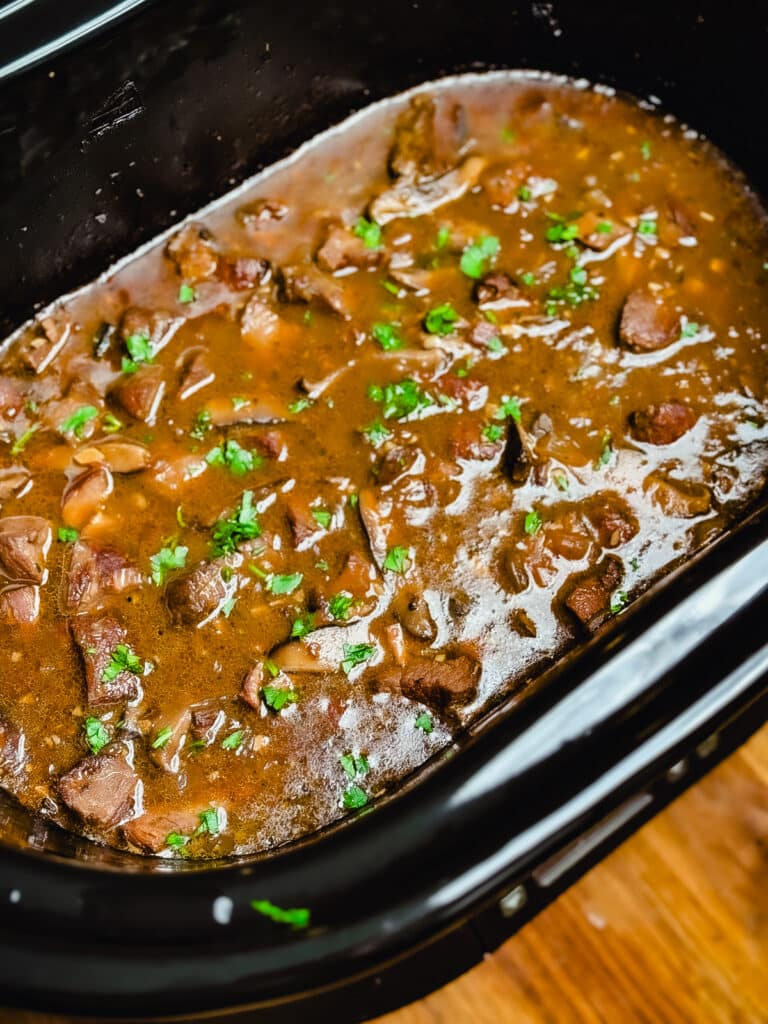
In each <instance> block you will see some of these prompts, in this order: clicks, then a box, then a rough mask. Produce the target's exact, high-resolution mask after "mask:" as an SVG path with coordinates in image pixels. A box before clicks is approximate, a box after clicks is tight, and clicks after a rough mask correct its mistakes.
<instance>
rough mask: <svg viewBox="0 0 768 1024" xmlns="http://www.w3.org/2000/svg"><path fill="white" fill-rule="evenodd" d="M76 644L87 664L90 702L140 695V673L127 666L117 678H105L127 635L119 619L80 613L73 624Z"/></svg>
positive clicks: (86, 678) (119, 699) (132, 697)
mask: <svg viewBox="0 0 768 1024" xmlns="http://www.w3.org/2000/svg"><path fill="white" fill-rule="evenodd" d="M70 629H71V631H72V636H73V638H74V641H75V643H76V644H77V646H78V647H79V648H80V654H81V655H82V659H83V665H84V666H85V686H86V691H87V698H88V703H89V704H90V705H92V706H93V707H96V706H98V705H100V704H115V703H116V702H118V701H122V700H128V701H131V700H135V699H136V698H137V697H138V695H139V682H140V680H139V676H138V675H135V674H134V673H133V672H129V671H128V670H127V669H124V670H123V671H122V672H119V673H118V674H117V675H116V676H115V678H114V679H109V678H108V679H105V678H104V672H105V669H106V668H107V666H108V665H109V664H110V663H111V661H112V654H113V653H114V652H115V650H116V649H117V647H119V646H120V645H124V644H125V642H126V638H127V632H126V630H125V627H124V626H122V625H121V624H120V623H119V622H118V621H117V620H116V619H113V618H111V617H110V616H107V615H104V616H100V617H93V616H86V615H79V616H78V617H77V618H75V619H73V620H72V622H71V623H70Z"/></svg>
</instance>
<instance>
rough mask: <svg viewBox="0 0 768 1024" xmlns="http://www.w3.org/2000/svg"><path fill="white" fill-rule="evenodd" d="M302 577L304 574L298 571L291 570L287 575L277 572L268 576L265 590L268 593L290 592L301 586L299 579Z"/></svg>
mask: <svg viewBox="0 0 768 1024" xmlns="http://www.w3.org/2000/svg"><path fill="white" fill-rule="evenodd" d="M303 579H304V574H303V573H300V572H293V573H290V574H288V575H281V574H280V573H277V574H276V575H274V576H270V577H269V579H268V580H267V590H268V591H269V592H270V594H276V595H279V594H292V593H293V592H294V590H296V589H297V588H298V587H300V586H301V581H302V580H303Z"/></svg>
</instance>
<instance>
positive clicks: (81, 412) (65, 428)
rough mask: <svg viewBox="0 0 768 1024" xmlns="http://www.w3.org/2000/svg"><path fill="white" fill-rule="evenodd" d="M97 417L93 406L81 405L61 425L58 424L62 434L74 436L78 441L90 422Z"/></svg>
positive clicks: (96, 411)
mask: <svg viewBox="0 0 768 1024" xmlns="http://www.w3.org/2000/svg"><path fill="white" fill-rule="evenodd" d="M98 415H99V410H98V409H97V408H96V407H95V406H94V405H81V406H80V408H79V409H77V410H75V412H73V413H72V415H71V416H69V417H67V419H65V420H64V422H63V423H60V424H59V430H60V431H61V433H62V434H74V435H75V437H76V438H77V439H78V441H79V440H80V439H81V438H82V436H83V430H84V429H85V427H86V425H87V424H88V423H90V422H91V421H92V420H95V419H96V417H97V416H98Z"/></svg>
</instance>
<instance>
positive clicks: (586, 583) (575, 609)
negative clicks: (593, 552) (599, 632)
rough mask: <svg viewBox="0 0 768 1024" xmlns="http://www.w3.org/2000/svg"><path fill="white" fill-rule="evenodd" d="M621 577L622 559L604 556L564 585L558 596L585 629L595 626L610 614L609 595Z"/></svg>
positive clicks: (622, 577)
mask: <svg viewBox="0 0 768 1024" xmlns="http://www.w3.org/2000/svg"><path fill="white" fill-rule="evenodd" d="M623 579H624V569H623V567H622V564H621V561H620V560H619V559H618V558H615V557H613V556H612V555H606V557H605V558H603V559H601V561H599V562H598V563H597V565H594V566H593V567H592V568H591V569H588V570H587V571H586V572H583V573H579V574H578V575H577V576H575V577H573V578H572V579H571V580H569V581H568V582H567V583H566V584H565V587H564V589H563V592H562V595H561V596H562V600H563V603H564V604H565V606H566V608H568V610H569V611H571V612H572V613H573V614H574V615H575V616H576V618H577V619H578V620H579V622H581V623H582V624H583V625H585V626H586V627H587V628H588V629H590V630H594V629H597V627H598V626H600V625H601V624H602V623H603V622H604V621H605V620H606V618H607V617H608V616H609V615H610V610H611V595H612V594H613V592H614V591H615V590H616V588H617V587H618V586H620V585H621V581H622V580H623Z"/></svg>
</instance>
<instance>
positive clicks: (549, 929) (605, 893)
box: [0, 726, 768, 1024]
mask: <svg viewBox="0 0 768 1024" xmlns="http://www.w3.org/2000/svg"><path fill="white" fill-rule="evenodd" d="M720 1022H738V1024H768V726H766V727H765V728H763V730H762V731H761V732H760V733H758V734H757V735H756V736H755V737H753V738H752V740H750V742H749V743H748V744H746V746H744V747H742V749H741V750H739V751H738V752H737V753H736V754H734V755H733V756H732V757H730V758H729V759H728V760H727V761H725V762H724V763H723V764H722V765H721V766H720V767H719V768H717V769H716V770H715V771H714V772H712V773H711V774H710V775H709V776H707V777H706V778H705V779H704V780H703V781H702V782H700V783H699V784H698V785H697V786H695V787H694V788H693V789H692V790H690V791H689V792H688V793H686V794H685V795H684V796H683V797H681V798H680V799H679V800H678V801H677V802H676V803H674V804H672V805H671V806H670V807H668V808H667V810H666V811H664V812H663V813H662V814H661V815H660V816H659V817H658V818H656V819H655V820H654V821H652V822H651V823H650V824H648V825H646V826H645V827H644V828H643V829H642V830H641V831H640V832H639V833H638V834H637V835H636V836H634V837H633V838H632V839H630V840H629V841H628V842H627V843H625V844H624V845H623V846H622V847H621V848H620V849H619V850H617V851H616V852H615V853H614V854H612V855H611V856H610V857H609V858H608V859H607V860H605V861H604V862H603V863H602V864H601V865H600V866H599V867H597V868H595V869H594V870H593V871H592V872H590V874H588V875H587V876H586V877H585V878H583V879H582V880H581V882H579V883H578V884H577V885H575V886H574V887H573V888H572V889H571V890H570V891H569V892H567V893H566V894H565V895H564V896H562V897H561V898H560V899H559V900H558V901H557V903H555V904H554V905H553V906H552V907H550V908H549V909H548V910H546V911H545V912H544V913H543V914H541V915H540V916H539V917H538V918H536V920H534V921H533V922H531V924H529V925H528V926H527V927H526V928H524V929H523V931H522V932H520V934H519V935H517V936H515V937H514V938H512V939H510V940H509V942H507V943H506V944H505V945H504V946H502V948H501V949H500V950H498V952H496V953H495V954H494V955H493V956H490V957H489V958H488V959H487V960H486V962H485V963H483V964H481V965H480V966H479V967H476V968H475V969H474V970H473V971H470V972H469V974H466V975H464V977H463V978H460V979H459V980H458V981H455V982H453V983H452V984H451V985H448V986H447V987H446V988H444V989H442V990H440V991H439V992H436V993H434V994H433V995H431V996H428V997H427V998H426V999H424V1000H422V1001H421V1002H419V1003H415V1004H414V1005H412V1006H408V1007H406V1008H405V1009H403V1010H399V1011H398V1012H397V1013H393V1014H389V1015H388V1016H386V1017H380V1018H379V1019H378V1021H377V1022H376V1024H720ZM0 1024H65V1022H64V1021H63V1019H62V1018H54V1017H38V1016H35V1015H31V1014H24V1013H18V1012H16V1011H13V1012H11V1011H5V1012H3V1011H2V1010H0ZM296 1024H305V1021H302V1020H299V1019H297V1022H296ZM307 1024H309V1022H307ZM312 1024H314V1022H312ZM319 1024H324V1022H319Z"/></svg>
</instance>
